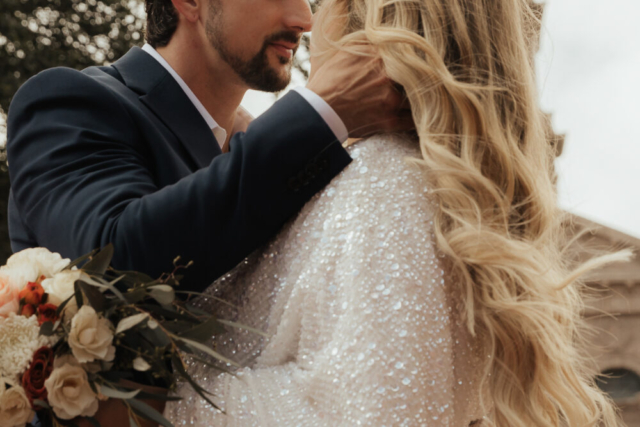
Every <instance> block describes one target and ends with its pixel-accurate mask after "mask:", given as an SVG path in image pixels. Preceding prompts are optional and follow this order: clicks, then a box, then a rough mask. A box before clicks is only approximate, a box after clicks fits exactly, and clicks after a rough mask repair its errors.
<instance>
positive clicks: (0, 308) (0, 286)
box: [0, 275, 20, 317]
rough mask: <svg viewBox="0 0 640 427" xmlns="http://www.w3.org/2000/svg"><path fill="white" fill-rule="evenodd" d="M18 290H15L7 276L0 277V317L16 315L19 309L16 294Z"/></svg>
mask: <svg viewBox="0 0 640 427" xmlns="http://www.w3.org/2000/svg"><path fill="white" fill-rule="evenodd" d="M19 293H20V289H15V288H14V287H13V286H12V285H11V283H10V281H9V278H8V277H7V276H3V275H0V317H7V316H8V315H9V313H17V312H18V308H20V299H19V297H18V294H19Z"/></svg>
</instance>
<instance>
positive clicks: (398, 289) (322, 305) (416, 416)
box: [165, 136, 487, 427]
mask: <svg viewBox="0 0 640 427" xmlns="http://www.w3.org/2000/svg"><path fill="white" fill-rule="evenodd" d="M349 151H350V154H351V156H352V157H353V159H354V161H353V162H352V163H351V165H350V166H349V167H348V168H347V169H346V170H344V171H343V172H342V173H341V174H340V175H339V176H338V177H336V178H335V179H334V180H333V181H332V183H331V184H330V185H329V186H327V187H326V188H325V189H324V190H323V191H322V192H321V193H319V194H318V195H316V196H315V197H314V198H313V199H312V200H311V201H310V202H309V203H307V205H306V206H305V207H304V209H303V210H302V211H301V213H300V214H299V215H298V216H297V217H296V218H295V219H293V220H292V221H291V222H290V223H289V224H287V225H286V226H285V227H284V228H283V230H282V231H281V232H280V233H279V234H278V235H277V236H276V237H275V239H274V240H272V241H271V242H270V243H269V244H268V245H266V246H265V247H264V248H263V249H261V250H259V251H257V252H256V253H254V254H253V255H251V256H250V257H249V258H247V259H246V260H245V261H244V262H243V263H242V264H240V265H239V266H238V267H237V268H236V269H235V270H233V271H232V272H231V273H229V274H228V275H226V276H225V277H223V278H221V279H220V280H218V281H217V282H216V283H214V284H213V285H212V286H211V287H209V288H208V289H207V291H206V293H207V294H209V295H213V296H216V297H219V298H222V299H224V300H225V301H227V302H229V303H231V304H233V305H235V306H236V307H237V308H232V307H230V306H229V305H226V304H222V303H219V302H217V300H214V299H207V298H200V299H199V300H198V301H197V303H196V305H198V306H200V307H201V308H203V309H205V310H208V311H210V312H215V313H217V314H218V315H219V316H220V317H222V318H225V319H229V320H232V321H234V322H238V323H242V324H244V325H248V326H251V327H254V328H257V329H259V330H261V331H264V332H266V333H267V335H268V336H269V337H268V338H264V337H262V336H260V335H258V334H256V333H254V332H251V331H247V330H240V329H231V330H230V332H229V333H227V334H225V335H222V336H220V337H218V338H217V339H215V340H214V342H213V344H214V345H215V346H216V347H217V350H218V351H219V352H220V353H221V354H223V355H225V356H227V357H229V358H230V359H232V360H234V361H236V362H238V363H239V364H240V365H241V366H243V368H242V369H239V370H237V371H236V372H235V375H230V374H225V373H223V374H220V372H219V371H216V370H214V369H212V368H210V367H207V366H206V365H203V364H202V363H199V362H193V361H191V362H189V372H190V374H192V375H193V377H194V379H196V381H198V382H199V383H200V384H201V385H202V386H203V387H204V388H206V389H207V390H209V391H211V392H212V393H213V394H214V395H215V397H213V398H212V399H213V401H214V402H216V404H218V405H219V406H220V407H221V408H222V409H224V410H225V412H226V414H221V413H219V412H218V411H216V410H215V409H212V408H211V407H210V406H209V405H208V404H207V403H206V402H205V401H204V400H203V399H201V398H200V397H199V396H198V395H197V394H195V393H194V392H192V391H191V390H190V388H189V387H187V386H181V387H179V389H178V391H177V394H178V395H180V396H181V397H183V398H184V399H183V400H181V401H179V402H175V403H170V404H169V405H168V406H167V409H166V410H165V415H166V417H167V418H168V419H169V420H170V421H172V422H173V423H174V425H176V426H182V425H189V426H201V427H205V426H207V427H209V426H229V427H231V426H234V427H248V426H266V427H289V426H301V427H312V426H313V427H316V426H317V427H341V426H344V427H347V426H377V427H383V426H389V427H391V426H456V427H458V426H459V427H462V426H465V427H466V426H468V425H473V426H474V427H475V426H478V425H480V421H477V420H479V419H482V417H483V413H484V411H483V410H482V409H481V402H480V392H479V384H478V383H479V381H478V378H477V374H478V372H479V371H480V369H481V368H482V367H481V362H480V360H481V359H480V356H479V355H478V351H477V349H476V346H475V344H474V342H473V340H472V339H471V337H470V336H469V334H468V333H467V332H466V329H465V328H464V326H463V324H462V322H461V321H460V319H459V316H457V312H458V310H459V309H460V307H459V302H458V298H457V297H456V295H455V292H454V290H453V287H452V286H451V284H450V283H449V282H448V280H447V275H446V273H445V271H444V265H443V262H442V261H443V259H442V258H441V257H440V256H439V254H438V251H437V249H436V247H435V243H434V237H433V234H432V232H433V230H432V227H433V224H432V217H433V212H434V208H433V205H432V201H430V193H429V189H428V188H426V186H425V181H424V175H423V172H422V171H421V170H420V169H419V168H417V167H416V166H415V165H411V164H410V163H409V162H407V160H406V159H407V158H408V157H414V158H419V157H420V152H419V148H418V144H417V143H416V142H415V141H411V140H408V139H405V138H402V137H398V136H379V137H373V138H369V139H368V140H366V141H361V142H359V143H357V144H355V145H354V146H351V147H350V148H349ZM484 403H485V404H487V402H486V401H485V402H484Z"/></svg>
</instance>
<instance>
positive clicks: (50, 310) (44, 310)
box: [38, 303, 58, 325]
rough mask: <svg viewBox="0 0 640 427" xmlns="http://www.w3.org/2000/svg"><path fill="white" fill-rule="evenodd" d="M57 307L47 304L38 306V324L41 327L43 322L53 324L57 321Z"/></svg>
mask: <svg viewBox="0 0 640 427" xmlns="http://www.w3.org/2000/svg"><path fill="white" fill-rule="evenodd" d="M57 309H58V306H56V305H54V304H51V303H47V304H41V305H39V306H38V324H39V325H42V324H43V323H44V322H51V323H55V322H56V320H58V316H57V315H56V310H57Z"/></svg>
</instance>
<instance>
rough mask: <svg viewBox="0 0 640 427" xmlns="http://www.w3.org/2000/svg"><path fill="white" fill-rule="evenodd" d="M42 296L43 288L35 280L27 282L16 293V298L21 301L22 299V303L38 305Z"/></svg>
mask: <svg viewBox="0 0 640 427" xmlns="http://www.w3.org/2000/svg"><path fill="white" fill-rule="evenodd" d="M43 297H44V289H43V288H42V285H41V284H40V283H37V282H29V283H27V286H25V288H24V289H23V290H21V291H20V293H19V294H18V298H20V301H21V302H22V301H23V300H24V304H31V305H38V304H40V303H41V302H42V298H43Z"/></svg>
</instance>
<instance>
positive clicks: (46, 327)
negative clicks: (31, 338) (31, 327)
mask: <svg viewBox="0 0 640 427" xmlns="http://www.w3.org/2000/svg"><path fill="white" fill-rule="evenodd" d="M53 326H54V325H53V323H52V322H44V323H43V324H42V326H40V335H42V336H45V337H50V336H51V335H53Z"/></svg>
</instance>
